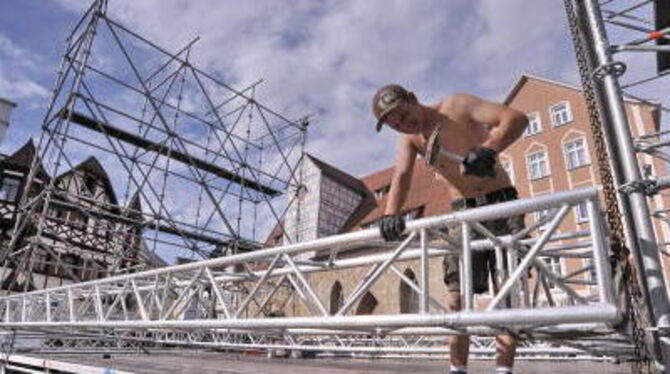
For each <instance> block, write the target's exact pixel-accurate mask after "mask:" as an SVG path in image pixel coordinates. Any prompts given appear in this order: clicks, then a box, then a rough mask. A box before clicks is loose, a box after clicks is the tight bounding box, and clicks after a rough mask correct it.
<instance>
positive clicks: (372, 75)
mask: <svg viewBox="0 0 670 374" xmlns="http://www.w3.org/2000/svg"><path fill="white" fill-rule="evenodd" d="M618 3H621V1H619V2H618ZM89 4H90V0H2V1H1V2H0V97H4V98H7V99H10V100H12V101H15V102H17V103H18V107H17V108H16V109H15V111H14V112H13V115H12V118H11V126H10V130H9V131H8V136H7V138H6V140H5V143H4V144H3V145H2V147H1V148H0V151H2V152H4V153H7V152H11V151H14V150H15V149H17V148H18V146H20V145H22V144H23V143H25V142H26V141H27V140H28V139H29V138H30V137H34V138H37V137H38V136H39V129H40V124H41V120H42V117H43V116H44V112H45V108H46V105H47V104H48V102H49V96H50V90H51V89H52V86H53V82H54V81H55V78H56V73H57V70H58V67H59V62H60V55H61V53H62V51H63V47H64V43H65V38H66V37H67V36H68V35H69V31H70V29H71V28H72V27H73V26H74V25H75V23H76V22H77V20H78V19H79V17H80V15H81V14H82V13H83V10H84V9H85V8H86V7H87V6H88V5H89ZM616 4H617V2H615V3H613V5H614V9H616ZM108 15H109V16H110V17H111V18H113V19H115V20H117V21H119V22H121V23H123V24H125V25H127V26H128V27H130V28H131V29H133V30H135V31H136V32H138V33H140V34H141V35H143V36H145V37H147V38H148V39H150V40H152V41H154V42H156V43H157V44H159V45H161V46H163V47H165V48H166V49H167V50H170V51H177V50H180V49H181V48H182V47H183V46H184V45H185V44H186V43H188V42H189V41H191V40H193V38H195V37H196V36H199V37H200V41H199V42H198V43H197V44H196V46H195V48H194V50H193V53H192V55H191V60H192V61H193V62H194V63H195V64H196V65H198V66H199V67H201V68H202V69H204V70H206V71H209V72H213V74H214V75H216V76H218V77H222V78H223V79H224V80H225V81H226V82H227V83H229V84H230V85H232V86H234V87H237V88H243V87H246V86H248V85H249V84H250V83H252V82H255V81H257V80H258V79H259V78H262V79H263V80H264V82H263V83H262V84H261V86H260V87H259V88H258V89H257V91H256V93H257V95H256V97H257V98H258V99H259V101H261V102H263V103H264V104H266V105H267V106H269V107H271V108H273V109H276V110H277V111H278V112H280V113H282V114H284V115H285V116H286V117H288V118H293V119H297V118H300V117H302V116H304V115H311V116H312V121H311V125H310V129H309V134H308V143H307V150H308V151H309V152H310V153H312V154H313V155H315V156H316V157H319V158H321V159H323V160H324V161H326V162H328V163H330V164H332V165H334V166H336V167H339V168H341V169H342V170H344V171H346V172H348V173H350V174H352V175H355V176H363V175H366V174H369V173H371V172H374V171H376V170H379V169H381V168H385V167H388V166H391V165H392V163H393V160H394V153H395V148H396V142H397V140H398V138H399V136H398V134H395V133H393V132H392V131H389V130H388V129H386V130H385V131H382V132H381V133H379V134H377V133H376V132H375V130H374V124H375V120H374V118H373V116H372V114H371V113H370V101H371V96H372V95H373V93H374V92H375V90H376V89H377V88H378V87H379V86H381V85H383V84H386V83H390V82H396V83H400V84H403V85H405V86H406V87H408V88H410V89H412V90H413V91H414V92H415V93H416V94H417V96H418V97H419V100H421V101H422V102H427V103H432V102H435V101H438V100H440V99H442V98H445V97H446V96H448V95H450V94H453V93H457V92H466V93H471V94H475V95H478V96H481V97H483V98H486V99H489V100H493V101H500V100H502V99H503V98H504V96H505V94H506V93H507V92H508V90H509V89H510V88H511V87H512V85H513V84H514V83H515V82H516V80H517V79H519V77H520V76H521V74H524V73H527V74H532V75H536V76H540V77H545V78H548V79H551V80H556V81H562V82H566V83H569V84H578V82H579V79H578V76H577V72H576V68H575V59H574V55H573V51H572V45H571V40H570V36H569V32H568V30H567V25H566V20H565V16H564V10H563V6H562V2H560V1H528V0H505V1H501V0H449V1H443V0H411V1H410V0H365V1H356V0H319V1H317V0H293V1H284V0H263V1H253V2H252V1H247V2H240V1H234V0H190V1H185V0H141V1H138V0H109V12H108ZM622 35H623V34H622ZM622 35H618V34H617V33H613V34H612V37H613V39H616V37H618V36H622ZM626 39H630V37H628V36H624V37H623V40H626ZM94 58H95V59H97V62H99V63H101V64H103V65H104V64H106V63H109V66H112V67H113V66H114V62H113V61H107V60H106V59H109V58H110V56H109V53H108V51H107V50H105V48H104V47H97V48H96V49H95V51H94ZM652 60H653V59H652V58H651V56H641V57H640V55H636V56H634V57H633V58H629V59H627V60H626V61H627V62H629V63H630V65H631V66H634V65H636V64H638V65H640V64H642V65H644V64H646V65H645V66H647V67H649V63H650V62H651V61H652ZM629 71H633V72H632V73H630V75H631V76H630V77H635V76H636V74H637V75H638V76H644V75H647V76H648V75H650V74H651V72H652V71H651V70H650V69H646V72H645V69H642V70H641V71H643V73H642V74H641V75H640V73H635V72H634V69H629ZM627 75H629V74H627ZM642 90H643V91H644V92H643V95H644V96H645V97H651V98H655V99H663V98H665V97H666V96H667V88H666V87H665V86H663V85H662V83H659V84H658V85H656V86H655V87H654V86H652V87H651V88H650V87H644V88H642ZM110 96H112V95H110ZM115 99H117V100H120V102H123V101H122V100H123V99H126V100H128V98H127V97H126V98H123V97H121V98H119V97H116V98H115ZM126 102H127V101H126ZM83 152H84V151H83V150H82V154H81V155H79V156H80V157H83V156H84V154H83ZM101 161H102V162H103V166H105V167H106V168H107V169H108V172H109V173H110V174H111V176H112V179H114V174H115V173H117V172H120V171H119V170H117V168H116V167H115V165H114V164H113V162H110V163H108V164H106V161H108V160H106V159H104V158H103V159H101ZM176 188H179V185H177V187H176ZM121 194H122V191H120V189H119V190H117V195H119V196H120V195H121ZM177 196H178V198H176V199H174V200H169V201H168V202H167V204H168V205H170V206H171V207H173V208H174V209H175V211H177V212H178V214H180V215H181V214H183V215H185V216H189V215H190V216H192V215H193V212H192V210H193V204H192V199H184V198H179V196H181V195H177ZM121 200H122V201H121V202H122V203H123V202H124V199H121ZM263 218H264V221H265V222H266V223H267V222H272V219H268V218H269V217H268V216H265V217H263ZM261 220H263V219H261ZM268 224H269V223H268Z"/></svg>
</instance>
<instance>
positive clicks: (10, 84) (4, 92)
mask: <svg viewBox="0 0 670 374" xmlns="http://www.w3.org/2000/svg"><path fill="white" fill-rule="evenodd" d="M40 61H41V58H40V56H39V55H37V54H34V53H30V52H29V51H27V50H26V49H24V48H21V47H19V46H18V45H17V44H16V43H14V41H12V40H11V39H10V38H8V37H7V36H6V35H4V34H2V33H0V96H1V97H6V98H9V99H11V100H18V99H30V98H38V99H44V98H46V97H48V95H49V91H48V90H47V89H46V88H45V87H44V86H42V85H41V84H39V83H38V82H36V81H34V80H33V79H30V78H29V75H30V74H31V73H34V72H36V71H39V70H40V69H42V67H41V66H40Z"/></svg>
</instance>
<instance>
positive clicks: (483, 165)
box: [463, 147, 496, 178]
mask: <svg viewBox="0 0 670 374" xmlns="http://www.w3.org/2000/svg"><path fill="white" fill-rule="evenodd" d="M495 164H496V151H494V150H492V149H491V148H486V147H475V148H473V149H471V150H470V152H468V154H467V155H466V156H465V158H464V159H463V166H464V168H465V170H464V171H463V174H465V175H474V176H476V177H481V178H483V177H490V178H495V176H496V171H495V168H494V167H495Z"/></svg>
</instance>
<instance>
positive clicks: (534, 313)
mask: <svg viewBox="0 0 670 374" xmlns="http://www.w3.org/2000/svg"><path fill="white" fill-rule="evenodd" d="M617 318H618V310H617V308H616V307H615V306H613V305H610V304H589V305H583V306H582V305H580V306H570V307H559V308H535V309H516V310H514V312H513V313H511V312H510V311H509V310H493V311H468V312H456V313H448V314H433V315H423V314H400V315H358V316H330V317H319V318H314V317H286V318H262V319H246V320H245V319H210V320H144V321H104V322H99V321H81V322H22V323H21V322H9V323H5V322H2V323H0V327H2V328H26V329H35V328H59V327H60V328H62V327H68V328H121V329H123V328H158V329H163V328H165V329H170V328H179V329H197V328H245V329H269V328H270V329H284V328H293V327H295V328H347V327H352V328H380V327H389V328H391V327H419V326H424V327H431V326H433V327H439V326H449V327H455V328H458V327H466V326H479V325H484V326H486V325H490V326H507V327H523V326H533V325H552V324H561V323H591V322H605V323H607V322H614V321H616V319H617Z"/></svg>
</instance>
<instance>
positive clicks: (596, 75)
mask: <svg viewBox="0 0 670 374" xmlns="http://www.w3.org/2000/svg"><path fill="white" fill-rule="evenodd" d="M625 72H626V64H624V63H623V62H620V61H614V62H610V63H608V64H604V65H600V66H598V67H597V68H596V69H595V70H594V71H593V72H592V73H591V76H592V77H593V79H595V80H602V79H603V78H604V77H605V76H607V75H614V76H615V77H620V76H622V75H623V73H625Z"/></svg>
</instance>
